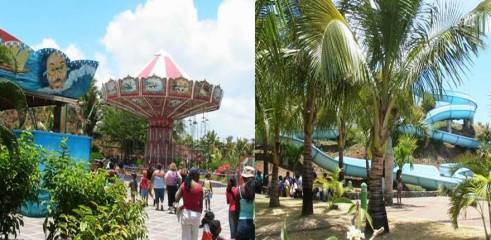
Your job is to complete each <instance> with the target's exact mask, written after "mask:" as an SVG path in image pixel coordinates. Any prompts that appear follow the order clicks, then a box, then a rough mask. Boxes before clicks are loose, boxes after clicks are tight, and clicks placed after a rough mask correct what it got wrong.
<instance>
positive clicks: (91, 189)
mask: <svg viewBox="0 0 491 240" xmlns="http://www.w3.org/2000/svg"><path fill="white" fill-rule="evenodd" d="M67 156H68V154H67V153H66V149H65V150H64V151H62V153H61V155H60V156H59V157H53V156H50V157H48V158H47V160H46V162H45V165H46V170H45V173H44V174H43V186H44V187H45V188H46V189H47V190H48V191H49V193H50V201H49V203H48V211H49V218H48V217H47V218H46V219H45V222H44V231H45V232H48V237H47V239H58V238H60V237H61V238H71V239H143V238H145V237H146V228H145V215H144V213H143V209H141V208H140V207H139V206H138V205H139V204H138V203H126V202H125V201H126V197H127V196H126V187H125V185H124V184H123V183H122V182H121V181H120V180H119V179H117V178H116V177H109V175H108V173H107V172H106V171H104V170H99V171H97V172H89V171H88V170H87V166H86V165H85V164H82V163H76V162H74V161H73V160H71V159H69V158H68V157H67Z"/></svg>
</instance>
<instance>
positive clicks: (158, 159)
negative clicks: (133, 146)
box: [145, 117, 174, 168]
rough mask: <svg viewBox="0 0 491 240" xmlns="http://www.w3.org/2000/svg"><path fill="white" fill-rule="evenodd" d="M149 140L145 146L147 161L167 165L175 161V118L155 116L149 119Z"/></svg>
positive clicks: (150, 163) (152, 164) (151, 163)
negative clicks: (173, 126)
mask: <svg viewBox="0 0 491 240" xmlns="http://www.w3.org/2000/svg"><path fill="white" fill-rule="evenodd" d="M148 123H149V128H148V138H147V139H148V141H147V145H146V147H145V162H146V163H147V164H148V165H149V166H154V167H155V166H157V164H161V165H162V167H164V168H165V167H167V166H168V165H169V164H170V163H171V162H172V161H173V155H174V154H173V152H174V151H173V150H174V149H173V146H172V125H173V123H174V120H173V119H170V118H164V117H154V118H150V119H148Z"/></svg>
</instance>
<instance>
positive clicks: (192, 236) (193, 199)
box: [176, 168, 203, 240]
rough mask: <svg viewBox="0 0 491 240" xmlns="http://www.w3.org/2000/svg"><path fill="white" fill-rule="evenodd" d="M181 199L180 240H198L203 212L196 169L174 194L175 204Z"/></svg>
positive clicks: (201, 190)
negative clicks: (182, 203)
mask: <svg viewBox="0 0 491 240" xmlns="http://www.w3.org/2000/svg"><path fill="white" fill-rule="evenodd" d="M181 198H182V199H183V202H184V205H183V208H184V210H183V211H182V220H181V224H182V239H183V240H198V230H199V224H200V220H201V212H202V211H203V188H202V187H201V184H200V183H199V172H198V169H196V168H192V169H191V170H190V171H189V174H188V175H187V176H186V180H185V181H184V182H183V183H182V184H181V186H180V187H179V190H178V191H177V194H176V202H179V200H181Z"/></svg>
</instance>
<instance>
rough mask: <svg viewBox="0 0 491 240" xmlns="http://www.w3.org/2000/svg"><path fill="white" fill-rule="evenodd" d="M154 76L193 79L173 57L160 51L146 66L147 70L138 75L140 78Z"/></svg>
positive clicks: (144, 69)
mask: <svg viewBox="0 0 491 240" xmlns="http://www.w3.org/2000/svg"><path fill="white" fill-rule="evenodd" d="M152 75H155V76H159V77H162V78H179V77H183V78H187V79H191V77H190V76H189V75H188V74H186V73H185V72H184V71H183V70H182V69H181V67H179V65H177V63H176V62H175V61H174V59H172V57H171V56H170V55H169V54H168V53H167V52H165V51H164V50H160V51H158V52H157V53H156V54H155V55H154V57H153V59H152V60H151V61H150V62H149V63H148V64H147V65H145V68H143V70H142V71H141V72H140V73H139V74H138V77H139V78H147V77H150V76H152Z"/></svg>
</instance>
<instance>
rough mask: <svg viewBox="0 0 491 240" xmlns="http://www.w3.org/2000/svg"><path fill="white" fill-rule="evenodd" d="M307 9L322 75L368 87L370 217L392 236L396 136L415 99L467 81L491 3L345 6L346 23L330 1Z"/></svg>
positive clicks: (360, 1) (352, 0)
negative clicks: (465, 7) (389, 186)
mask: <svg viewBox="0 0 491 240" xmlns="http://www.w3.org/2000/svg"><path fill="white" fill-rule="evenodd" d="M303 3H304V4H302V5H303V7H302V10H303V15H304V16H305V17H304V18H303V19H304V24H302V32H303V35H304V36H305V37H304V39H305V40H306V41H305V43H306V44H305V48H307V49H309V50H310V51H309V52H310V53H311V55H313V57H315V58H316V59H318V60H317V61H314V63H317V64H315V66H318V68H317V69H320V72H321V73H322V75H321V76H322V77H323V78H328V79H331V80H333V81H335V80H342V81H345V80H358V79H362V80H365V81H364V82H366V85H365V88H367V89H368V91H369V96H370V97H369V98H368V102H366V103H364V105H365V106H366V107H367V108H369V109H370V111H371V112H372V113H373V121H372V126H371V134H370V137H371V140H370V143H371V146H370V148H371V153H372V155H373V159H372V166H371V169H370V174H369V199H370V201H369V209H368V210H369V213H370V215H371V216H372V217H373V223H374V227H375V228H380V227H384V229H385V231H386V232H388V231H389V225H388V220H387V213H386V210H385V204H384V199H383V193H382V181H381V180H382V176H383V167H384V159H385V153H386V149H387V142H388V140H389V138H390V133H391V132H392V130H393V128H394V126H395V124H396V121H397V120H398V119H399V118H401V117H403V115H402V113H403V112H404V111H403V109H404V108H407V107H408V105H407V104H406V102H407V101H412V100H413V98H412V96H413V95H421V94H423V93H424V92H431V93H441V92H442V90H443V83H444V77H445V79H448V80H449V81H450V82H453V83H454V84H458V83H460V82H461V74H462V72H463V70H465V69H466V67H467V66H468V65H469V64H470V63H471V60H472V57H473V56H474V55H475V54H477V52H478V51H479V49H481V48H482V47H483V46H484V42H483V38H484V36H485V34H484V31H485V27H486V17H487V16H488V15H489V12H490V10H491V6H490V5H491V1H487V0H486V1H482V2H481V3H480V4H479V5H478V6H477V7H476V8H475V9H474V10H472V11H471V12H469V13H463V12H462V10H461V8H460V6H459V5H458V3H457V2H456V1H446V2H441V1H437V2H431V3H428V2H427V1H424V0H401V1H393V0H373V1H365V0H343V1H339V2H338V3H339V8H340V9H341V11H342V12H343V13H345V14H344V16H345V17H346V18H344V17H343V16H342V15H341V14H340V13H339V12H338V11H337V9H336V7H334V6H333V3H332V2H331V1H329V0H311V1H305V2H303ZM345 19H346V21H345ZM333 21H334V22H333ZM348 26H350V27H348ZM350 29H351V30H350ZM329 30H332V31H329ZM334 30H336V31H334ZM341 36H342V37H341ZM355 39H356V40H355ZM357 43H358V44H357ZM340 53H343V54H340ZM347 58H348V60H351V61H347V62H345V61H343V60H346V59H347ZM353 63H355V64H353ZM350 71H351V73H349V74H346V73H348V72H350ZM343 75H344V77H343ZM307 89H308V88H307ZM409 105H413V104H409ZM367 230H368V231H370V230H371V229H369V228H368V227H367Z"/></svg>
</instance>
